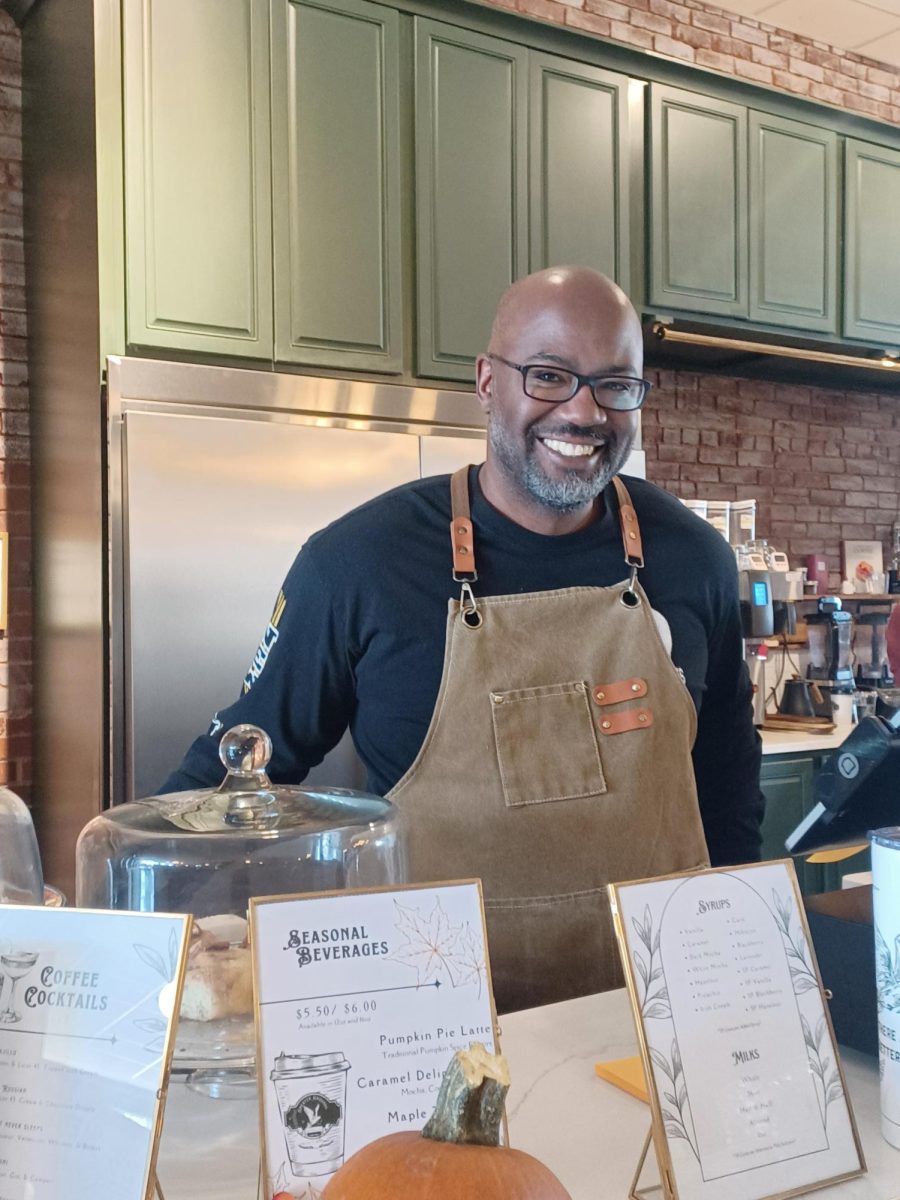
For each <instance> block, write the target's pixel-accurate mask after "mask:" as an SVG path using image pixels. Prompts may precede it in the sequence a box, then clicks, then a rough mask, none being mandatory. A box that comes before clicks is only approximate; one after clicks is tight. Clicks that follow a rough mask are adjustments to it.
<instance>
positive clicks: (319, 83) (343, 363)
mask: <svg viewBox="0 0 900 1200" xmlns="http://www.w3.org/2000/svg"><path fill="white" fill-rule="evenodd" d="M399 26H400V15H399V13H397V12H396V11H394V10H392V9H389V8H384V7H382V6H380V5H375V4H369V3H365V0H338V2H334V3H329V2H328V0H300V2H298V0H289V2H285V0H281V2H279V3H275V4H273V6H272V47H273V52H272V96H273V101H272V146H273V165H274V174H273V178H274V196H273V199H274V233H275V255H274V263H275V357H276V359H278V360H279V361H281V362H291V363H305V364H316V365H321V366H328V367H346V368H349V369H353V368H357V369H362V370H370V371H399V370H400V368H401V334H402V329H401V322H402V312H401V306H400V287H401V270H400V99H399V97H400V66H399V41H400V38H399Z"/></svg>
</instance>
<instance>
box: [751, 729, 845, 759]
mask: <svg viewBox="0 0 900 1200" xmlns="http://www.w3.org/2000/svg"><path fill="white" fill-rule="evenodd" d="M855 728H856V726H855V725H852V726H851V727H850V728H849V729H842V730H840V732H835V733H781V732H780V731H778V732H770V731H769V730H768V729H761V730H760V736H761V737H762V744H763V750H762V752H763V754H764V755H768V754H809V753H810V752H811V751H818V752H822V751H828V750H836V749H837V747H838V746H840V745H841V743H842V742H843V741H844V740H845V739H846V738H848V737H849V736H850V734H851V733H852V732H853V730H854V729H855Z"/></svg>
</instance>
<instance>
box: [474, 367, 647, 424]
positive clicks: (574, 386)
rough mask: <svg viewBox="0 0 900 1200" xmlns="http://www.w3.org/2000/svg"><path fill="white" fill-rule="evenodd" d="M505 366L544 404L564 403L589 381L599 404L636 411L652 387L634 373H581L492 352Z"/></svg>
mask: <svg viewBox="0 0 900 1200" xmlns="http://www.w3.org/2000/svg"><path fill="white" fill-rule="evenodd" d="M488 358H496V359H498V360H499V361H500V362H502V363H505V364H506V366H508V367H512V368H513V370H514V371H518V372H519V374H520V375H521V376H522V387H523V389H524V392H525V395H526V396H530V397H531V399H532V400H542V401H543V402H544V403H545V404H565V403H566V401H567V400H571V399H572V397H573V396H574V395H575V394H576V393H577V392H578V390H579V388H582V387H584V386H585V384H587V386H588V387H589V388H590V389H591V395H592V396H593V397H594V401H595V403H596V404H598V405H599V406H600V408H611V409H612V410H613V411H614V412H634V410H635V409H637V408H640V407H641V405H642V404H643V403H644V397H645V396H646V395H647V392H648V391H649V390H650V384H649V383H648V382H647V380H646V379H635V378H634V377H633V376H631V375H579V374H578V372H577V371H568V370H566V369H565V368H564V367H554V366H551V365H550V364H549V363H514V362H510V361H509V359H508V358H503V356H502V355H500V354H489V355H488Z"/></svg>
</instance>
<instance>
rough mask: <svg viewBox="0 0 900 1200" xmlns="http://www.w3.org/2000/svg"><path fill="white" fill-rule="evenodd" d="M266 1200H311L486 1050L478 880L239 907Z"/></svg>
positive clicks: (486, 979) (422, 1110)
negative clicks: (459, 1055)
mask: <svg viewBox="0 0 900 1200" xmlns="http://www.w3.org/2000/svg"><path fill="white" fill-rule="evenodd" d="M250 921H251V944H252V947H253V972H254V988H255V995H256V1004H257V1012H258V1020H257V1046H258V1051H257V1072H258V1076H259V1089H260V1097H261V1107H262V1112H261V1120H262V1142H263V1146H264V1158H265V1172H266V1178H267V1185H268V1186H267V1189H264V1191H265V1195H266V1197H271V1196H278V1197H279V1200H289V1198H295V1197H296V1198H300V1197H302V1198H304V1200H317V1198H318V1196H319V1195H320V1194H321V1191H322V1189H323V1188H324V1187H325V1184H326V1183H327V1182H328V1179H329V1178H330V1177H331V1175H332V1174H333V1173H334V1172H335V1171H337V1170H338V1168H339V1167H340V1166H341V1164H342V1163H343V1162H344V1160H345V1158H348V1157H349V1156H350V1155H351V1154H353V1153H354V1152H355V1151H356V1150H358V1149H360V1147H361V1146H364V1145H366V1144H367V1143H368V1142H371V1141H373V1140H374V1139H375V1138H378V1137H382V1136H384V1135H385V1134H388V1133H393V1132H396V1131H397V1130H401V1129H421V1128H422V1126H423V1125H424V1124H425V1122H426V1121H427V1120H428V1118H429V1117H430V1116H431V1112H432V1108H433V1107H434V1100H435V1098H436V1095H437V1091H438V1087H439V1085H440V1081H441V1077H442V1075H443V1073H444V1069H445V1068H446V1066H447V1064H448V1063H449V1062H450V1059H451V1058H452V1057H453V1054H454V1053H455V1052H456V1051H457V1050H460V1049H463V1048H465V1047H467V1046H468V1045H469V1044H470V1043H471V1042H473V1041H477V1042H483V1043H484V1044H485V1045H486V1046H487V1047H488V1049H491V1050H493V1049H495V1041H496V1038H495V1028H496V1017H495V1013H494V1002H493V996H492V993H491V983H490V974H489V970H488V960H487V950H486V939H485V932H484V913H483V908H482V900H481V885H480V883H479V882H478V881H477V880H473V881H464V882H459V883H447V884H440V885H425V886H422V887H408V888H400V889H379V890H375V891H367V892H359V891H356V892H334V893H313V894H311V895H307V896H294V897H276V898H274V899H254V900H251V901H250Z"/></svg>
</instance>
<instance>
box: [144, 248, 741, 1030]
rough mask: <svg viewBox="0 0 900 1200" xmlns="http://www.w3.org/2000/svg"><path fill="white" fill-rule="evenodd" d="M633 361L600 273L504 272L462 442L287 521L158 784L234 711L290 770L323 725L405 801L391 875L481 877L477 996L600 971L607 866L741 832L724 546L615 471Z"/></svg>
mask: <svg viewBox="0 0 900 1200" xmlns="http://www.w3.org/2000/svg"><path fill="white" fill-rule="evenodd" d="M641 367H642V340H641V330H640V325H639V322H638V319H637V316H636V314H635V312H634V310H633V309H632V307H631V305H630V304H629V302H628V300H627V299H626V297H625V296H624V294H623V293H622V292H621V291H620V290H619V289H618V288H617V287H616V286H615V285H614V284H612V283H611V282H610V281H609V280H607V279H605V278H604V277H603V276H601V275H598V274H597V273H595V272H593V271H589V270H586V269H584V268H576V267H565V268H557V269H553V270H548V271H542V272H540V273H538V274H536V275H532V276H529V277H528V278H526V279H523V280H521V281H519V282H518V283H516V284H514V285H513V287H511V288H510V289H509V291H508V292H507V293H506V294H505V295H504V297H503V298H502V300H501V302H500V306H499V308H498V312H497V316H496V319H495V322H494V326H493V329H492V332H491V339H490V345H489V349H488V352H487V353H486V354H484V355H481V356H480V357H479V359H478V362H477V367H476V389H477V394H478V399H479V401H480V403H481V405H482V406H483V408H484V409H485V411H486V413H487V416H488V442H489V444H488V455H487V461H486V462H485V464H484V465H483V466H482V467H481V468H480V470H478V469H476V468H474V467H473V468H470V469H469V470H468V471H463V472H460V473H458V474H457V475H456V476H454V477H453V480H452V482H451V480H449V479H448V478H447V477H446V476H440V477H436V478H433V479H427V480H423V481H418V482H416V483H413V484H409V485H406V486H405V487H401V488H398V489H395V490H394V491H392V492H389V493H387V494H386V495H384V496H381V497H379V498H378V499H376V500H374V501H372V502H370V503H369V504H366V505H363V506H362V507H361V508H359V509H357V510H355V511H354V512H352V513H350V514H349V515H347V516H346V517H343V518H342V519H340V520H339V521H336V522H335V523H334V524H333V525H331V526H329V527H328V528H327V529H325V530H324V531H322V532H320V533H318V534H316V535H315V536H314V537H312V538H311V539H310V540H309V542H308V543H307V544H306V546H305V547H304V548H303V550H302V551H301V553H300V555H299V556H298V558H297V560H296V562H295V563H294V565H293V567H292V569H291V571H290V573H289V575H288V578H287V581H286V582H285V585H284V589H283V593H282V596H281V597H279V611H280V619H279V621H278V623H277V626H278V627H277V635H278V636H277V640H276V641H275V642H274V644H271V639H270V648H269V652H268V657H267V659H266V662H265V666H264V668H263V670H262V671H261V672H258V673H256V674H255V677H254V678H252V679H251V678H250V677H248V680H247V681H246V682H245V689H244V694H243V695H242V696H241V698H240V699H239V700H238V701H237V702H236V703H235V704H233V705H232V706H231V707H230V708H228V709H227V710H225V711H224V712H221V713H219V714H217V716H216V719H215V720H214V722H213V728H212V730H211V731H210V733H211V734H212V735H213V736H207V737H203V738H199V739H198V740H197V741H196V742H195V743H194V745H193V747H192V748H191V750H190V751H189V753H188V755H187V757H186V759H185V762H184V764H183V765H182V768H181V770H180V771H179V772H177V773H176V774H175V775H174V776H173V777H172V778H171V779H170V780H169V781H168V784H167V789H168V790H172V789H175V788H184V787H189V786H196V785H197V784H213V783H217V782H218V781H219V779H220V778H221V767H220V766H219V764H218V758H217V741H218V734H219V733H220V732H221V731H222V729H224V728H228V727H230V726H231V725H234V724H237V723H238V722H241V721H247V722H252V723H254V724H258V725H261V726H262V727H263V728H264V729H266V730H267V732H268V733H269V734H270V736H271V737H272V741H273V743H274V746H275V752H274V756H273V759H272V765H271V766H272V769H271V774H272V776H273V777H274V778H275V779H280V780H293V781H296V780H297V779H299V778H302V776H303V775H304V773H305V772H306V771H307V770H308V769H309V767H311V766H313V765H314V764H316V763H317V762H319V761H320V760H321V758H322V757H323V755H324V754H325V753H326V752H327V751H328V750H329V749H330V748H331V747H332V746H333V745H334V744H335V743H336V742H337V740H338V739H339V738H340V736H341V734H342V733H343V731H344V729H345V728H346V727H347V725H349V727H350V729H351V731H352V734H353V738H354V742H355V744H356V747H357V749H358V751H359V753H360V755H361V757H362V760H363V762H364V763H365V765H366V768H367V770H368V777H369V786H370V787H371V788H372V790H374V791H376V792H379V793H382V794H386V795H388V796H390V797H391V798H392V799H393V800H394V801H395V802H396V804H397V805H398V807H399V808H400V809H401V811H402V812H403V813H404V814H405V818H406V820H405V824H406V828H407V834H408V838H409V843H410V859H411V869H412V873H413V877H414V878H415V879H418V880H437V879H450V878H459V877H469V876H478V877H480V878H481V879H482V881H483V884H484V892H485V902H486V912H487V920H488V932H489V942H490V951H491V963H492V968H493V973H494V982H495V990H496V994H497V999H498V1005H499V1007H500V1008H501V1010H503V1009H510V1008H515V1007H522V1006H526V1005H532V1004H538V1003H546V1002H549V1001H551V1000H557V999H563V998H565V997H567V996H573V995H579V994H582V993H585V992H589V991H594V990H599V989H601V988H603V987H609V986H614V985H615V984H616V983H617V982H618V981H619V979H620V976H619V972H618V958H617V952H616V946H615V939H614V937H613V934H612V926H611V921H610V918H609V911H608V903H607V898H606V889H605V885H606V883H608V882H609V881H612V880H623V879H634V878H638V877H642V876H649V875H660V874H664V873H667V872H671V871H675V870H682V869H689V868H692V867H697V866H700V865H702V864H704V863H705V862H706V859H707V846H708V849H709V855H710V858H711V860H712V862H713V863H728V862H741V861H747V860H752V859H755V858H758V856H759V845H760V838H759V824H760V819H761V814H762V799H761V796H760V792H759V787H758V775H759V739H758V737H757V735H756V733H755V731H754V729H753V726H752V719H751V709H750V689H749V681H748V679H747V675H746V671H745V670H744V666H743V661H742V656H741V630H740V621H739V609H738V599H737V576H736V571H735V565H734V560H733V557H732V554H731V551H730V550H729V548H728V546H727V544H726V543H725V542H724V541H723V539H722V538H721V537H720V536H719V534H718V533H716V532H715V531H714V530H712V529H711V528H710V527H709V526H707V525H706V524H705V523H704V522H702V521H699V520H698V519H697V518H696V517H695V516H694V515H693V514H691V513H689V512H688V511H687V509H685V508H684V507H683V506H682V505H681V504H680V503H679V502H678V501H677V500H675V499H674V498H672V497H670V496H668V495H667V494H666V493H664V492H662V491H660V490H659V489H658V488H655V487H653V486H652V485H650V484H647V483H645V482H643V481H641V480H634V479H630V480H628V483H627V490H626V489H625V488H624V487H623V485H622V482H621V481H620V480H619V479H618V478H617V475H618V472H619V471H620V470H621V468H622V465H623V464H624V462H625V460H626V458H627V456H628V453H629V450H630V448H631V446H632V443H633V441H634V437H635V433H636V430H637V422H638V409H639V407H640V404H641V402H642V400H643V397H644V393H645V391H646V387H647V385H646V384H645V383H644V382H643V381H642V380H641V378H640V374H641ZM451 516H452V521H451ZM448 533H449V534H450V538H449V539H448ZM448 607H449V615H448ZM442 645H443V646H444V650H443V652H442V648H441V647H442ZM670 651H671V657H670ZM442 659H443V668H442V665H441V663H442ZM673 659H674V661H673ZM698 710H699V724H698V719H697V715H698ZM695 731H696V734H697V736H696V744H695V746H694V752H693V762H692V760H691V746H692V744H693V743H694V735H695ZM695 780H696V785H695ZM698 794H699V807H698ZM701 819H702V824H701ZM704 831H705V841H704Z"/></svg>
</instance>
